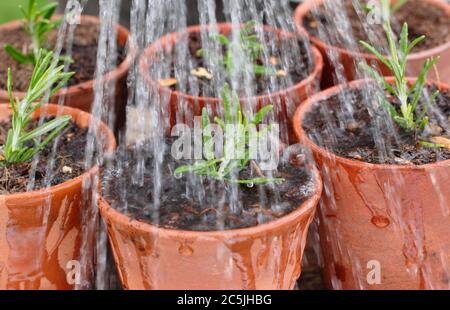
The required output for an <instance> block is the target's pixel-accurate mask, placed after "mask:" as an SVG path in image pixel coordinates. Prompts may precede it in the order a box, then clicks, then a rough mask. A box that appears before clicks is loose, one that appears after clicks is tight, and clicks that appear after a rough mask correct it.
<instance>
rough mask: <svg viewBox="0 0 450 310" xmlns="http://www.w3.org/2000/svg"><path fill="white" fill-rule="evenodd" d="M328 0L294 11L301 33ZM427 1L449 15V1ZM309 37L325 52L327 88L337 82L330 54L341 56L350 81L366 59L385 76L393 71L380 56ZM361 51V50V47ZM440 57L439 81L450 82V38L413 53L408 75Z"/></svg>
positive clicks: (305, 3) (314, 1)
mask: <svg viewBox="0 0 450 310" xmlns="http://www.w3.org/2000/svg"><path fill="white" fill-rule="evenodd" d="M324 1H325V0H305V1H303V3H302V4H300V5H299V6H298V7H297V9H296V10H295V16H294V19H295V23H296V26H297V29H298V30H299V31H301V32H305V31H306V29H305V27H303V20H304V18H305V16H306V15H307V14H308V13H309V12H310V11H311V10H313V9H314V8H315V7H317V6H320V5H322V4H323V3H324ZM423 1H426V2H428V3H429V4H430V5H432V6H437V7H439V8H440V9H442V10H443V11H444V12H446V13H447V15H448V16H449V18H450V4H448V3H446V2H445V1H442V0H423ZM310 39H311V41H312V42H313V44H314V45H315V46H317V48H318V49H319V50H320V52H321V53H322V55H323V58H324V62H325V67H324V73H323V76H322V77H323V79H322V86H323V87H324V88H327V87H329V86H333V85H334V81H333V75H334V72H336V70H335V68H334V65H333V63H332V61H331V58H330V56H329V55H331V54H330V53H333V54H334V55H336V58H337V59H339V63H340V64H342V66H343V69H344V73H345V77H346V79H347V80H348V81H352V80H355V79H356V78H357V75H356V65H355V64H357V63H358V62H359V61H360V60H362V59H364V60H365V61H367V62H368V63H370V64H377V65H378V66H379V67H380V70H381V71H382V72H383V73H384V75H386V76H389V75H392V73H391V72H390V71H389V70H388V69H387V68H386V66H384V65H383V64H382V63H381V62H380V61H378V60H377V58H376V57H375V56H373V55H371V54H368V53H358V52H354V51H350V50H346V49H345V48H341V47H338V46H333V45H329V44H327V43H326V42H324V41H323V40H322V39H320V38H318V37H315V36H313V35H310ZM361 51H362V49H361ZM437 56H440V57H441V59H440V61H439V63H438V65H437V66H436V68H437V71H438V73H439V80H440V81H443V82H445V83H450V41H449V42H447V43H445V44H443V45H440V46H437V47H435V48H432V49H429V50H426V51H423V52H419V53H412V54H411V55H410V56H409V57H408V68H409V70H408V75H409V76H418V75H419V72H420V70H421V68H422V66H423V64H424V62H425V61H426V59H428V58H431V57H437ZM428 78H429V79H432V80H438V79H437V77H436V74H435V72H433V70H431V72H430V74H429V76H428Z"/></svg>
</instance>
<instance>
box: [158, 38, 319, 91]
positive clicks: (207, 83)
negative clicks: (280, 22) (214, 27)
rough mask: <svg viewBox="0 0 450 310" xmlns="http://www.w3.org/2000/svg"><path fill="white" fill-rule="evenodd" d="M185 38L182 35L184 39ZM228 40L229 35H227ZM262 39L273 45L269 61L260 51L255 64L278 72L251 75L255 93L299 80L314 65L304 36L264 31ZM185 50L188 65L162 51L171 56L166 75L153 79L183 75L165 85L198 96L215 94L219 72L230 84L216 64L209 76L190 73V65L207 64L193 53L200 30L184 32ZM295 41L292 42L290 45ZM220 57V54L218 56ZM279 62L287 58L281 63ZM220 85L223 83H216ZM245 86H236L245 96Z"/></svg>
mask: <svg viewBox="0 0 450 310" xmlns="http://www.w3.org/2000/svg"><path fill="white" fill-rule="evenodd" d="M184 40H186V39H184ZM230 40H231V39H230ZM265 42H270V44H271V45H273V46H272V47H273V49H272V52H273V53H272V54H271V55H270V56H269V57H268V58H269V63H265V62H264V60H263V57H262V55H260V57H258V59H257V60H256V64H258V65H264V66H265V67H267V68H273V69H274V70H275V72H278V71H281V73H278V74H265V75H261V74H259V75H256V76H255V77H254V82H253V83H251V85H254V87H255V89H254V90H253V91H254V94H255V95H263V94H267V93H273V92H276V91H279V90H282V89H286V88H288V87H290V86H292V85H295V84H298V83H300V82H301V81H302V80H304V79H306V78H307V77H308V76H309V74H310V73H311V72H312V70H313V68H314V59H313V56H312V54H311V51H310V45H309V43H307V41H306V38H302V37H300V36H298V37H297V38H296V39H289V40H288V39H281V38H280V37H275V35H274V34H269V33H267V34H266V38H265ZM187 44H188V53H189V56H188V57H189V58H190V62H191V65H187V64H188V63H189V61H186V59H185V58H183V59H179V60H178V59H177V57H176V56H174V53H173V52H172V53H171V54H169V53H170V52H166V53H167V55H170V56H169V57H168V56H166V57H164V59H171V63H170V64H165V65H163V67H164V66H167V65H169V66H170V68H169V71H170V73H169V75H170V76H158V77H157V78H155V80H167V79H171V78H175V79H176V77H177V76H183V77H184V80H186V81H187V83H186V84H185V85H181V84H180V83H179V82H178V81H177V83H176V84H174V85H171V86H169V87H170V89H171V90H177V91H181V92H183V93H187V94H189V95H193V96H200V97H217V91H216V87H215V84H217V81H216V79H217V78H218V77H219V76H221V77H222V78H223V77H225V78H224V82H225V81H226V82H228V83H229V84H230V85H231V84H232V83H231V81H230V80H229V79H228V78H226V76H227V74H226V73H225V70H224V69H223V68H220V67H219V66H218V68H216V69H215V70H220V73H219V74H217V73H215V72H209V71H208V72H209V73H210V74H211V77H210V78H208V77H198V76H195V75H193V74H192V69H198V68H208V66H207V64H206V61H205V60H204V58H203V57H200V56H199V55H198V54H197V51H198V50H200V49H202V46H203V43H202V38H201V35H200V33H191V34H189V36H188V40H187ZM293 45H296V46H293ZM225 51H226V49H225V48H223V49H222V53H224V52H225ZM280 53H291V55H288V56H286V55H283V54H280ZM219 57H221V56H219ZM283 62H287V63H284V64H283ZM158 67H161V61H160V60H159V61H155V62H154V63H153V66H151V68H150V70H151V73H150V74H151V76H154V73H156V75H161V73H159V72H157V71H158V70H157V69H156V68H158ZM219 84H220V85H223V83H219ZM245 84H247V85H248V83H245V82H244V81H242V83H240V85H242V87H244V85H245ZM245 91H248V90H246V89H240V90H239V91H238V92H239V93H240V96H245Z"/></svg>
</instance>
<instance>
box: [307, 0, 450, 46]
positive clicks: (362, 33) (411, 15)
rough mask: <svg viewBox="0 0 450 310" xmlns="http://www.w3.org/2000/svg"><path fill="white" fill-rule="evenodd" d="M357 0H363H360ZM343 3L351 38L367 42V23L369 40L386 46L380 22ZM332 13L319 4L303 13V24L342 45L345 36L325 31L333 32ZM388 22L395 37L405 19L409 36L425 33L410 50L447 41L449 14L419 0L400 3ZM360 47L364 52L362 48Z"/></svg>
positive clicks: (350, 3)
mask: <svg viewBox="0 0 450 310" xmlns="http://www.w3.org/2000/svg"><path fill="white" fill-rule="evenodd" d="M366 2H367V1H366ZM361 3H363V2H362V1H361ZM344 7H345V11H346V14H347V16H348V18H349V22H350V25H351V29H352V34H353V38H354V39H355V40H357V41H359V40H364V41H366V42H371V40H370V39H369V35H368V34H367V32H366V29H365V27H368V26H370V29H371V30H372V31H373V33H374V37H375V38H376V39H374V40H376V41H375V42H373V43H374V44H376V43H378V44H383V45H384V46H387V41H386V39H385V38H386V35H385V32H384V30H383V27H382V26H381V25H377V24H374V25H368V23H367V21H366V14H367V13H365V12H362V13H361V12H360V14H364V15H362V16H360V15H358V12H357V11H356V9H355V7H354V6H353V1H352V0H344ZM335 15H336V13H335V12H334V13H333V12H330V9H329V8H327V7H325V6H320V7H318V10H317V13H316V12H309V13H308V15H306V17H305V19H304V22H303V24H304V27H305V28H306V29H307V30H308V32H309V33H311V34H312V35H314V36H316V37H319V38H323V37H326V38H328V40H330V41H331V42H329V43H331V44H332V45H334V46H339V47H344V48H345V46H344V45H345V43H344V42H345V40H343V39H341V38H339V37H336V35H330V34H329V33H328V32H330V31H333V33H335V32H336V31H335V30H333V29H335V28H336V25H335V24H336V16H335ZM391 22H392V27H393V30H394V32H395V33H396V34H397V37H399V35H400V32H401V28H402V26H403V24H404V23H405V22H406V23H408V27H409V36H410V39H411V40H412V39H414V38H417V37H419V36H421V35H425V36H426V39H425V40H424V41H422V42H421V43H420V44H419V45H417V46H416V48H415V49H414V50H413V52H420V51H424V50H428V49H431V48H434V47H437V46H439V45H442V44H445V43H447V42H448V41H450V18H449V17H448V15H447V14H446V13H445V12H444V11H442V10H441V9H439V8H437V7H435V6H433V5H430V4H429V3H427V2H426V1H423V0H408V1H407V3H406V4H405V5H404V6H403V7H401V8H400V9H399V10H398V11H396V12H395V13H393V16H392V20H391ZM318 23H320V24H322V25H323V30H321V31H325V34H319V27H318ZM327 42H328V41H327ZM375 46H377V45H375ZM361 51H364V52H365V50H363V49H361Z"/></svg>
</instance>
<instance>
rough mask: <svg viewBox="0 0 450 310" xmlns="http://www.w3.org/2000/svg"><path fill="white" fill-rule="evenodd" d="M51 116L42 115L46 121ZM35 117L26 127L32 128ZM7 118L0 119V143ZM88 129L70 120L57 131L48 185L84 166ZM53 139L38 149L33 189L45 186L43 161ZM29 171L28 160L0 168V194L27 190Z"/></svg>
mask: <svg viewBox="0 0 450 310" xmlns="http://www.w3.org/2000/svg"><path fill="white" fill-rule="evenodd" d="M51 119H52V118H48V119H46V121H48V120H51ZM37 125H38V121H34V122H32V123H31V124H30V126H29V128H35V127H36V126H37ZM10 126H11V124H10V122H0V145H3V144H4V142H5V140H6V136H7V133H8V130H9V128H10ZM87 132H88V129H82V128H79V127H78V126H77V125H76V124H75V123H73V122H71V123H70V124H69V125H68V126H67V127H66V128H65V129H64V130H63V131H62V133H61V135H60V138H59V142H58V144H57V149H56V152H55V155H54V166H53V170H51V171H52V172H53V175H52V176H51V185H52V186H53V185H58V184H61V183H63V182H66V181H68V180H70V179H73V178H76V177H78V176H80V175H81V174H83V173H84V172H85V171H86V170H85V151H84V150H85V146H86V141H87ZM53 145H54V143H52V142H50V143H49V144H47V146H46V147H45V148H44V150H43V151H42V152H41V153H40V156H39V162H38V163H37V165H36V172H35V186H34V189H36V190H37V189H41V188H44V187H45V186H46V184H45V179H46V176H47V171H46V170H47V165H48V163H49V160H51V157H52V148H53ZM32 171H33V168H32V163H31V162H27V163H22V164H14V165H8V166H6V167H3V168H0V195H6V194H13V193H21V192H26V191H27V185H28V182H29V179H30V174H31V172H32Z"/></svg>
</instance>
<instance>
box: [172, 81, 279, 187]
mask: <svg viewBox="0 0 450 310" xmlns="http://www.w3.org/2000/svg"><path fill="white" fill-rule="evenodd" d="M222 100H223V106H224V119H221V118H219V117H215V118H214V120H215V122H216V124H217V125H219V126H220V127H221V128H222V130H224V132H225V135H224V152H223V155H222V157H221V158H215V156H214V144H213V141H212V140H213V137H212V133H211V130H209V129H210V127H209V125H210V120H209V117H208V113H207V111H206V109H205V108H203V110H202V128H203V147H204V148H205V152H204V153H205V157H206V159H205V160H197V161H196V162H195V163H194V164H193V165H190V166H189V165H188V166H181V167H178V168H177V169H176V170H175V175H182V174H184V173H188V172H193V173H195V174H197V175H199V176H209V177H212V178H214V179H217V180H223V181H226V182H231V183H239V184H266V183H273V182H283V181H284V179H282V178H268V177H266V176H264V174H263V172H262V171H261V169H260V168H259V166H258V165H257V164H256V162H255V161H254V160H252V159H250V149H249V144H250V133H251V131H250V126H257V125H259V124H260V123H261V121H262V120H263V119H264V117H265V116H266V115H267V113H269V112H270V111H271V110H272V108H273V106H272V105H267V106H264V107H263V108H261V109H260V110H259V111H258V112H257V113H256V114H255V117H254V118H253V119H252V120H250V119H249V118H248V116H246V115H243V114H242V111H241V105H240V103H239V98H238V96H237V94H236V92H234V91H233V92H232V94H231V95H230V87H229V85H228V84H225V85H224V89H223V92H222ZM227 125H234V126H233V128H237V132H235V133H231V132H229V130H230V127H228V126H227ZM253 128H254V127H253ZM269 129H270V127H266V128H264V129H262V130H260V131H258V132H257V137H258V138H259V137H261V136H262V135H263V134H267V131H268V130H269ZM230 149H231V150H243V152H242V153H243V155H244V156H243V158H242V159H230V157H231V156H227V150H230ZM249 165H252V167H253V168H254V169H255V170H256V173H257V174H258V177H256V178H252V179H235V178H233V177H232V174H233V173H236V172H239V171H242V170H244V169H246V168H247V167H248V166H249Z"/></svg>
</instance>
